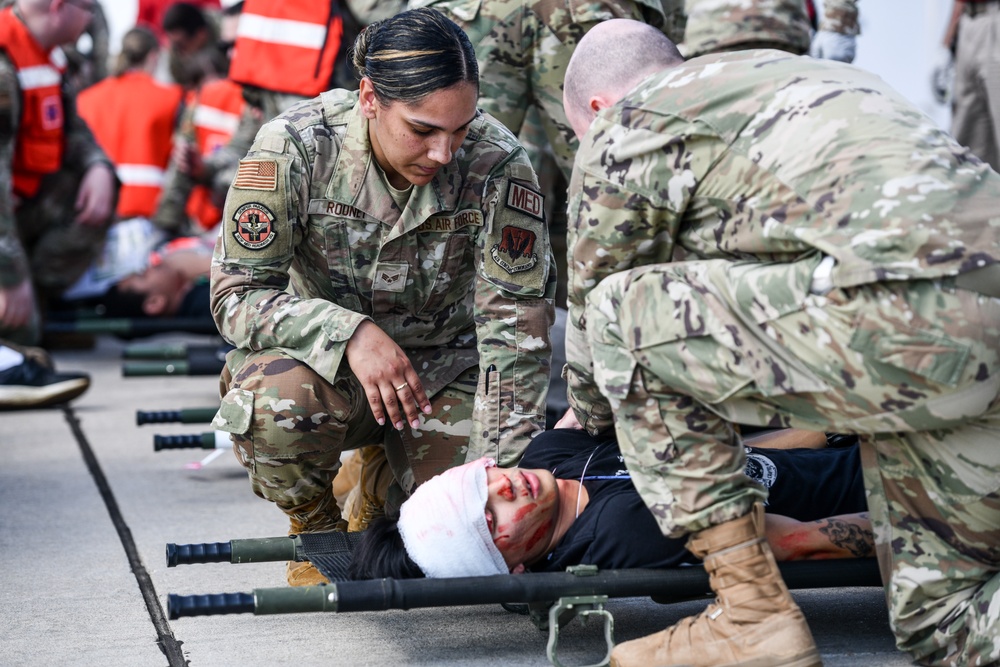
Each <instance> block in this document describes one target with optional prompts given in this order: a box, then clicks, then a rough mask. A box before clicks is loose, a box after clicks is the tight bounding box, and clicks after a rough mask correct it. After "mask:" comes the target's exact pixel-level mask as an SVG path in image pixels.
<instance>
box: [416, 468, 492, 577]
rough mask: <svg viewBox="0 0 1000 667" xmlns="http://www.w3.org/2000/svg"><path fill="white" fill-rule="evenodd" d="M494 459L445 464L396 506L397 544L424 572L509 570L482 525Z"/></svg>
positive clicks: (449, 574)
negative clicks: (489, 470)
mask: <svg viewBox="0 0 1000 667" xmlns="http://www.w3.org/2000/svg"><path fill="white" fill-rule="evenodd" d="M495 465H496V461H494V460H493V459H487V458H482V459H477V460H475V461H471V462H469V463H466V464H465V465H461V466H458V467H457V468H452V469H450V470H446V471H444V472H443V473H441V474H440V475H436V476H434V477H432V478H431V479H429V480H427V481H426V482H424V483H423V484H421V485H420V486H418V487H417V490H416V491H414V492H413V495H412V496H410V498H409V500H407V501H406V502H405V503H403V506H402V507H401V508H400V511H399V523H398V528H399V534H400V535H401V536H402V537H403V545H404V546H405V547H406V552H407V553H408V554H409V555H410V558H412V559H413V562H414V563H416V564H417V565H418V566H419V567H420V569H421V570H423V572H424V574H425V575H427V576H428V577H432V578H440V577H481V576H486V575H491V574H508V573H509V572H510V568H508V567H507V564H506V563H505V562H504V559H503V555H502V554H501V553H500V550H499V549H497V547H496V545H495V544H493V537H492V536H491V535H490V531H489V528H487V526H486V514H485V512H486V498H487V486H486V469H487V468H492V467H493V466H495Z"/></svg>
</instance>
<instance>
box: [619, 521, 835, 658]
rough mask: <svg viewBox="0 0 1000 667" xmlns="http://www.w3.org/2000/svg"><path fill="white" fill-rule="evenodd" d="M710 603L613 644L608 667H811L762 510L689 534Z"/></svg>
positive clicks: (802, 625)
mask: <svg viewBox="0 0 1000 667" xmlns="http://www.w3.org/2000/svg"><path fill="white" fill-rule="evenodd" d="M687 547H688V549H689V550H690V551H691V553H693V554H695V555H696V556H699V557H701V558H703V559H704V561H705V570H706V571H707V572H708V574H709V584H710V585H711V587H712V590H713V591H714V592H715V594H716V596H717V597H716V599H715V602H714V603H713V604H710V605H709V606H708V608H707V609H705V611H703V612H702V613H701V614H699V615H697V616H692V617H690V618H685V619H684V620H682V621H680V622H679V623H677V624H676V625H674V626H672V627H669V628H667V629H666V630H663V631H662V632H658V633H656V634H654V635H650V636H648V637H643V638H641V639H635V640H633V641H629V642H625V643H623V644H619V645H618V646H616V647H615V649H614V651H612V653H611V665H612V667H652V666H653V665H656V666H658V667H671V666H680V665H683V666H685V667H709V666H711V667H818V666H820V665H822V662H821V661H820V657H819V651H817V650H816V643H815V642H814V641H813V638H812V633H811V632H810V631H809V626H808V625H807V624H806V620H805V617H804V616H803V615H802V611H801V610H800V609H799V607H798V605H796V604H795V602H794V600H792V596H791V595H790V594H789V593H788V588H787V587H786V586H785V582H784V581H783V580H782V578H781V573H780V572H778V566H777V563H775V561H774V555H773V554H772V553H771V547H770V546H769V545H768V544H767V541H766V540H765V539H764V507H763V505H760V504H757V505H755V506H754V508H753V510H752V511H751V512H750V513H749V514H747V515H745V516H742V517H740V518H739V519H734V520H732V521H728V522H726V523H723V524H719V525H718V526H713V527H711V528H708V529H706V530H703V531H701V532H699V533H695V534H694V535H692V536H691V538H690V539H689V540H688V545H687Z"/></svg>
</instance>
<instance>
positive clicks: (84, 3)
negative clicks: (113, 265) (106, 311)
mask: <svg viewBox="0 0 1000 667" xmlns="http://www.w3.org/2000/svg"><path fill="white" fill-rule="evenodd" d="M95 7H96V3H95V2H94V1H93V0H76V1H75V2H73V3H70V2H66V1H65V0H17V2H15V4H14V5H13V6H12V7H7V8H4V9H2V10H0V183H2V184H3V185H2V186H0V340H2V341H7V340H12V341H14V342H21V343H26V344H29V345H31V344H36V343H37V342H38V341H39V340H40V337H41V319H42V318H41V313H42V310H43V308H44V305H45V304H46V303H47V301H48V299H49V298H50V296H54V295H58V294H60V293H61V292H62V291H63V290H64V289H65V288H66V287H68V286H69V285H70V284H72V283H73V282H74V281H75V280H76V279H77V278H78V277H79V276H80V275H82V274H83V272H84V271H85V270H86V268H87V266H88V265H89V264H90V262H91V261H92V260H93V259H94V258H95V257H96V256H97V255H98V254H99V253H100V251H101V246H102V243H103V241H104V237H105V234H106V232H107V227H108V224H109V223H110V220H111V216H112V212H113V210H114V206H115V197H116V194H117V181H116V179H115V175H114V171H113V168H112V165H111V163H110V160H109V159H108V156H107V155H106V154H105V153H104V152H103V151H102V150H101V148H100V146H99V145H98V144H97V142H96V141H95V140H94V137H93V135H92V134H91V132H90V130H89V129H88V128H87V125H86V123H85V122H83V120H82V119H81V118H80V117H79V116H78V115H77V113H76V105H75V101H74V99H73V96H72V94H71V93H70V92H69V90H68V88H67V87H66V86H65V81H64V75H65V73H66V68H65V59H64V57H62V52H61V50H59V49H58V48H57V47H58V45H60V44H65V43H68V42H75V41H76V40H77V39H78V38H79V37H80V35H81V34H83V31H84V30H85V29H86V27H87V25H88V24H89V22H90V20H91V18H92V17H93V12H94V11H95ZM7 351H10V352H11V353H10V354H8V353H7ZM0 352H2V353H3V362H2V363H0V386H2V387H4V389H5V391H4V392H3V393H4V397H3V399H2V400H0V407H30V406H32V405H42V404H47V403H49V402H52V401H59V400H69V399H70V398H73V397H75V396H77V395H79V394H80V393H82V392H83V391H85V390H86V388H87V386H89V379H88V378H86V376H78V377H75V378H72V379H71V380H70V381H69V384H70V385H72V386H70V387H68V388H67V386H66V382H65V378H60V377H59V376H58V375H57V374H55V373H54V372H52V371H51V368H49V367H48V365H47V364H46V363H40V362H39V361H38V360H37V359H38V358H40V357H36V356H35V355H33V354H23V353H22V352H19V351H16V350H14V349H13V348H12V347H10V346H8V345H7V344H6V342H0ZM53 387H61V388H60V389H54V390H52V388H53Z"/></svg>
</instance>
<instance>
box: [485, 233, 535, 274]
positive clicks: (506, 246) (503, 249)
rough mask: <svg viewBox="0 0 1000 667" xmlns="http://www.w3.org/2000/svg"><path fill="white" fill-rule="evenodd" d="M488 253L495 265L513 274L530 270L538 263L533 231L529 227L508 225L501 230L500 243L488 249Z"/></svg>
mask: <svg viewBox="0 0 1000 667" xmlns="http://www.w3.org/2000/svg"><path fill="white" fill-rule="evenodd" d="M490 255H491V256H492V257H493V261H494V262H496V263H497V265H498V266H499V267H500V268H501V269H503V270H504V271H506V272H507V273H509V274H511V275H514V274H515V273H520V272H521V271H530V270H531V269H533V268H535V265H536V264H538V255H537V254H535V232H533V231H531V230H530V229H522V228H521V227H513V226H510V225H508V226H507V227H504V228H503V229H502V230H501V236H500V243H497V244H496V245H494V246H493V247H492V248H491V249H490Z"/></svg>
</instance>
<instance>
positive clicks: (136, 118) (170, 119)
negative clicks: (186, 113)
mask: <svg viewBox="0 0 1000 667" xmlns="http://www.w3.org/2000/svg"><path fill="white" fill-rule="evenodd" d="M181 97H182V91H181V89H180V87H178V86H174V85H166V84H161V83H159V82H157V81H156V80H155V79H154V78H153V77H152V76H150V75H149V74H147V73H145V72H139V71H129V72H125V73H124V74H120V75H119V76H115V77H108V78H106V79H104V80H103V81H100V82H98V83H96V84H94V85H93V86H90V87H89V88H87V89H85V90H83V91H82V92H81V93H80V94H79V95H78V96H77V105H76V106H77V111H78V113H79V114H80V116H81V117H83V119H84V120H86V121H87V124H88V125H90V129H91V130H92V131H93V132H94V137H95V138H96V139H97V143H99V144H100V145H101V147H102V148H103V149H104V151H105V152H106V153H107V154H108V155H109V156H110V157H111V160H112V161H113V162H114V163H115V171H116V173H117V174H118V178H119V180H121V182H122V187H121V189H120V190H119V192H118V208H117V209H116V212H117V214H118V217H120V218H122V219H127V218H133V217H147V218H148V217H151V216H152V215H153V214H154V213H155V211H156V206H157V202H158V199H159V196H160V190H161V188H162V187H163V183H164V171H165V169H166V167H167V163H168V162H169V161H170V152H171V149H172V146H173V133H174V129H175V125H176V120H177V113H178V110H179V108H180V104H181Z"/></svg>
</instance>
